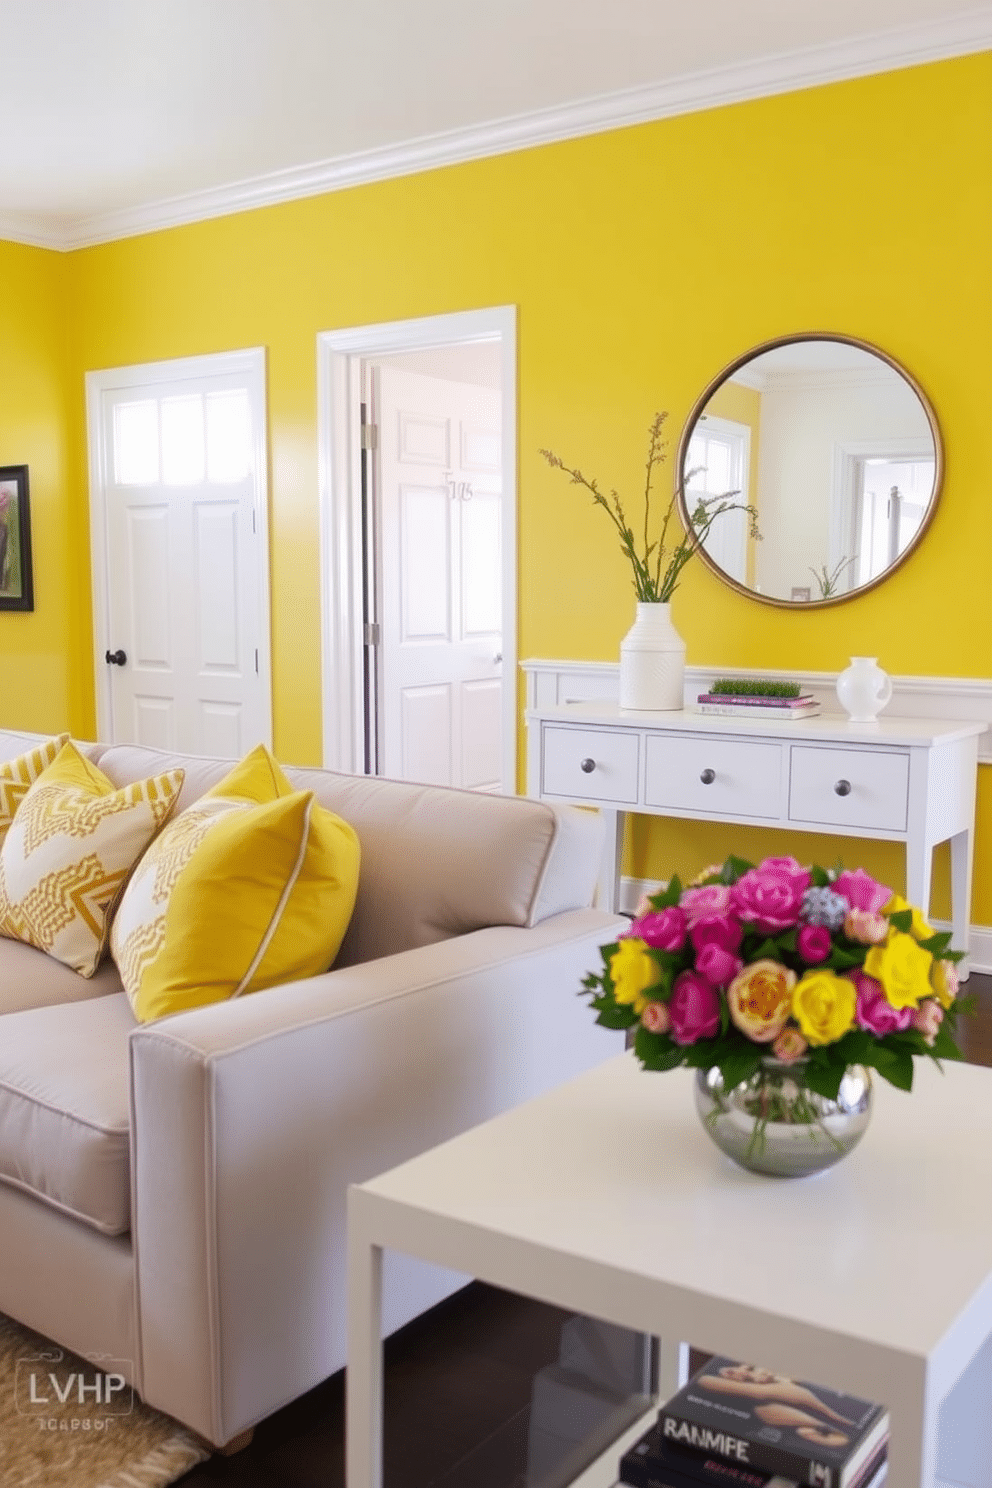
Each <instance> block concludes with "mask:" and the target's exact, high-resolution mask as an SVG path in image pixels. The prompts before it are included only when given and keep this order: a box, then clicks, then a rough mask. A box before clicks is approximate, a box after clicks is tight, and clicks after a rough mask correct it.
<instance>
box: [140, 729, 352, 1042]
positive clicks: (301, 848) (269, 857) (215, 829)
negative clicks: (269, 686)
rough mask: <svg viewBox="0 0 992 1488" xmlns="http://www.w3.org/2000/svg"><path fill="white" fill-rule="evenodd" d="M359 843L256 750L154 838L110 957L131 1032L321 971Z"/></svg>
mask: <svg viewBox="0 0 992 1488" xmlns="http://www.w3.org/2000/svg"><path fill="white" fill-rule="evenodd" d="M358 858H359V849H358V839H357V837H356V836H355V833H354V832H353V831H352V829H351V827H350V826H349V825H348V824H347V822H344V821H342V820H341V818H340V817H339V816H336V815H335V814H334V813H333V812H331V811H327V810H325V809H324V808H323V807H322V806H320V805H318V804H317V802H316V801H315V800H314V796H313V793H312V792H311V791H298V790H294V789H293V787H292V786H291V785H290V783H289V781H288V780H287V779H286V777H285V775H284V774H283V772H282V770H281V769H280V768H279V766H278V765H277V764H276V762H275V760H274V759H273V758H272V755H271V754H270V753H269V751H268V750H267V749H266V748H265V747H264V745H259V746H258V748H257V749H255V750H253V751H252V752H251V754H249V755H248V756H247V757H246V758H245V759H244V760H242V761H241V763H240V764H239V765H237V766H236V767H235V768H234V769H233V770H232V771H231V772H230V773H229V774H228V775H227V776H226V777H225V778H224V779H223V780H222V781H220V782H219V783H218V784H217V785H216V786H214V787H213V788H212V789H211V790H210V791H208V792H207V794H206V795H204V796H202V797H201V798H200V800H199V801H197V802H196V803H195V804H194V805H193V806H191V807H190V808H189V809H188V810H187V811H184V812H183V813H182V814H181V815H180V816H178V817H176V818H175V820H174V821H172V822H170V824H169V825H168V826H167V827H166V828H165V830H164V831H163V832H162V834H161V835H160V836H159V838H158V839H157V840H156V841H155V842H154V843H153V844H152V846H151V847H150V848H149V850H148V852H147V853H146V854H145V856H144V858H143V859H142V861H141V863H140V864H139V865H138V867H137V869H136V870H135V873H134V876H133V878H132V879H131V882H130V883H129V884H128V887H127V889H126V891H125V893H124V896H123V898H122V900H121V904H120V907H119V909H118V911H117V914H116V917H115V920H114V925H113V929H112V931H111V940H110V945H111V951H112V954H113V957H114V960H115V961H116V963H117V966H118V968H119V970H120V973H121V979H122V981H123V984H124V988H125V990H126V992H127V994H128V996H129V997H130V999H131V1004H132V1006H133V1008H134V1011H135V1014H136V1016H137V1017H138V1019H139V1020H140V1021H141V1022H148V1021H150V1020H152V1019H154V1018H161V1017H165V1016H167V1015H168V1014H170V1013H178V1012H182V1011H184V1010H186V1009H187V1008H191V1007H198V1006H200V1005H201V1004H204V1003H209V1002H221V1001H224V1000H226V999H227V998H229V997H238V996H240V995H241V994H242V993H246V992H257V991H260V990H262V989H263V988H266V987H272V986H276V985H277V984H279V983H282V982H289V981H295V980H297V979H299V978H301V977H308V976H314V975H316V974H317V973H319V972H322V971H326V970H327V968H328V967H329V966H330V964H331V962H332V961H333V960H334V957H335V955H336V954H337V950H338V946H339V945H340V944H341V938H342V936H343V935H344V932H345V930H346V928H347V925H348V920H349V918H350V916H351V911H352V909H353V907H354V903H355V893H356V890H357V887H358Z"/></svg>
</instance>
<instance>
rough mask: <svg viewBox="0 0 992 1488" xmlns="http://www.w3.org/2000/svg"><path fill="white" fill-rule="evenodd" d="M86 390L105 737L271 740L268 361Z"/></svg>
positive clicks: (92, 384)
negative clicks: (266, 384)
mask: <svg viewBox="0 0 992 1488" xmlns="http://www.w3.org/2000/svg"><path fill="white" fill-rule="evenodd" d="M87 380H88V384H89V388H88V391H89V396H90V421H91V428H90V439H91V463H92V468H93V481H92V506H93V517H94V522H93V543H94V584H95V588H96V593H95V595H94V614H95V630H96V635H97V645H98V650H97V667H98V677H99V678H100V679H101V680H100V683H99V685H98V697H99V700H100V704H101V706H100V709H99V712H100V714H101V717H100V734H101V737H102V738H110V739H112V740H114V741H115V742H118V743H137V744H147V745H151V746H153V747H155V748H159V749H172V750H177V751H180V752H183V753H187V752H188V753H193V754H208V755H223V756H241V755H242V754H244V753H245V752H246V750H247V749H249V748H251V747H252V746H253V745H254V744H256V743H259V742H265V743H271V737H272V733H271V701H270V685H269V610H268V579H267V570H268V552H267V532H266V513H267V502H266V484H265V453H264V452H265V441H264V359H263V354H262V353H260V352H256V353H244V354H241V353H239V354H234V355H232V356H228V357H224V356H221V357H201V358H194V359H189V360H185V361H183V362H182V363H156V364H154V365H153V366H150V367H143V368H142V367H136V368H126V369H122V370H121V371H118V372H116V373H93V374H90V377H89V378H88V379H87Z"/></svg>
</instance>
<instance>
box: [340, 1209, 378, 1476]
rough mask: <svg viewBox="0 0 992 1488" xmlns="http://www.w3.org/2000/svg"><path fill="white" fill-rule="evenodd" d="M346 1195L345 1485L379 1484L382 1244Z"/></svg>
mask: <svg viewBox="0 0 992 1488" xmlns="http://www.w3.org/2000/svg"><path fill="white" fill-rule="evenodd" d="M358 1197H360V1196H358V1195H356V1193H355V1191H354V1189H353V1190H352V1191H351V1193H350V1194H349V1196H348V1367H347V1369H346V1371H345V1481H346V1483H347V1488H382V1246H381V1245H375V1244H373V1243H372V1241H371V1240H369V1238H368V1235H367V1233H366V1228H367V1227H366V1225H365V1223H364V1222H363V1217H362V1215H361V1214H360V1212H359V1207H358V1204H356V1202H355V1201H356V1198H358Z"/></svg>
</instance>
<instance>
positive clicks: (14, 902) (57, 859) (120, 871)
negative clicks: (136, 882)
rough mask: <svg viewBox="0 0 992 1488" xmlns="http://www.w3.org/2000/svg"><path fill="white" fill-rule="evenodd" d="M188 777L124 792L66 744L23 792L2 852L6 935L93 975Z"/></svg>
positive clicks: (1, 922)
mask: <svg viewBox="0 0 992 1488" xmlns="http://www.w3.org/2000/svg"><path fill="white" fill-rule="evenodd" d="M184 778H185V772H184V771H183V770H169V771H167V772H166V773H165V774H164V775H156V776H154V777H153V778H152V779H150V780H139V781H137V782H136V783H135V784H134V785H125V786H124V787H123V788H122V789H121V790H118V789H117V788H116V787H115V786H114V784H113V782H112V781H110V780H108V779H107V777H106V775H104V773H103V771H102V770H98V769H97V767H96V765H94V764H92V763H91V762H90V761H89V760H88V759H86V758H85V757H84V756H83V755H82V754H80V752H79V750H78V749H77V748H76V747H75V745H74V744H71V743H66V744H64V745H63V746H62V748H61V749H60V750H59V752H58V754H57V755H56V757H55V759H54V760H53V761H52V763H51V764H50V765H49V766H48V768H47V769H45V770H43V771H42V772H41V774H40V775H39V776H38V778H37V779H36V780H35V782H34V784H33V785H31V786H30V787H29V788H28V790H27V791H26V793H25V795H24V797H23V799H22V800H21V803H20V805H19V806H18V808H17V811H16V812H15V814H14V819H13V821H12V822H11V824H10V828H9V830H8V832H7V834H6V836H5V838H4V841H3V846H2V848H0V934H2V935H5V936H7V937H8V938H9V939H11V940H23V941H26V942H27V943H28V945H33V946H37V947H38V949H39V950H41V951H47V953H48V954H49V955H50V956H54V957H55V959H56V960H58V961H62V962H64V963H65V965H66V966H71V967H72V969H73V971H78V972H79V974H80V976H84V977H91V976H92V975H93V973H94V972H95V971H96V969H97V967H98V966H99V964H100V960H101V958H102V956H103V953H104V950H105V949H106V945H107V935H108V931H109V924H110V917H111V914H112V913H113V909H114V905H115V904H116V902H117V899H118V896H119V895H120V892H121V889H122V888H123V886H124V883H125V881H126V879H127V876H128V874H129V873H130V872H131V869H132V868H133V867H134V864H135V863H136V862H137V860H138V858H140V856H141V854H142V853H143V852H144V850H145V848H146V847H147V846H148V844H149V842H150V841H151V839H152V838H153V837H154V835H155V833H156V832H157V831H158V829H159V828H160V827H161V826H162V824H163V823H164V822H165V821H166V820H167V819H168V816H169V814H170V812H171V811H172V808H173V807H174V805H175V803H176V799H177V797H178V795H179V791H180V789H181V788H182V783H183V780H184Z"/></svg>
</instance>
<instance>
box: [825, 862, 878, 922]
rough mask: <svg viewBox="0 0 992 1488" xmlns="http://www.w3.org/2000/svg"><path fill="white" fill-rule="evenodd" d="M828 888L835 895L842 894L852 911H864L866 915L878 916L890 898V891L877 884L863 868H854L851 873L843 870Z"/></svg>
mask: <svg viewBox="0 0 992 1488" xmlns="http://www.w3.org/2000/svg"><path fill="white" fill-rule="evenodd" d="M830 887H831V888H832V889H833V890H834V892H835V893H836V894H842V895H843V897H844V898H845V899H846V900H847V902H848V904H849V905H850V906H851V908H852V909H864V910H866V911H867V912H868V914H878V912H879V910H880V909H884V908H885V906H886V904H888V902H889V900H890V899H891V898H892V890H891V889H887V888H886V887H885V885H884V884H880V883H878V882H877V880H876V879H874V878H872V876H871V874H870V873H866V872H865V870H864V869H863V868H855V869H854V870H853V872H852V871H851V870H849V869H847V868H845V869H844V872H843V873H838V875H837V877H836V878H835V879H834V881H833V883H832V884H831V885H830Z"/></svg>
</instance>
